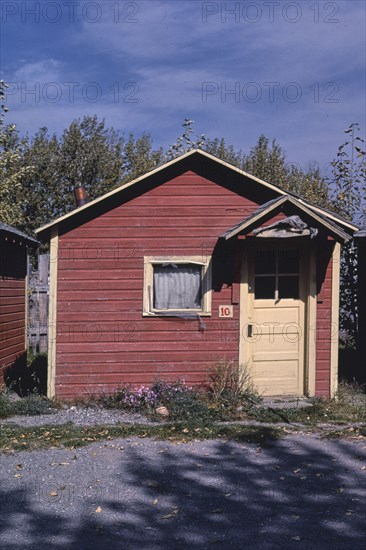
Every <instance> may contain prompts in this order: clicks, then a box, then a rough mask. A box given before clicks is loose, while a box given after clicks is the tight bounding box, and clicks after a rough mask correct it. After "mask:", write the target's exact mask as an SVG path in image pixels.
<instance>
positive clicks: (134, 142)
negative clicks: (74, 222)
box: [22, 116, 162, 230]
mask: <svg viewBox="0 0 366 550" xmlns="http://www.w3.org/2000/svg"><path fill="white" fill-rule="evenodd" d="M161 159H162V150H161V149H159V150H153V147H152V143H151V139H150V137H149V136H148V135H147V134H143V135H142V136H141V137H140V138H137V139H135V137H134V135H133V134H132V133H131V134H130V135H129V137H128V139H127V140H126V139H125V138H124V137H123V136H122V135H120V134H119V133H118V132H117V131H115V130H114V129H113V128H108V127H106V124H105V121H104V120H98V118H97V116H85V117H84V118H82V119H78V120H74V121H73V122H72V123H71V124H70V126H69V127H68V128H67V129H65V130H64V132H63V133H62V135H61V137H57V135H56V134H54V135H51V136H50V135H49V133H48V130H47V128H41V129H40V130H39V131H38V132H37V133H36V134H35V136H34V137H33V138H32V139H31V140H30V141H29V145H28V147H26V149H25V150H24V152H23V155H22V163H23V166H24V167H27V166H30V165H34V166H35V170H34V172H33V173H32V174H30V175H29V176H28V178H26V179H24V181H23V189H22V194H23V197H25V198H26V200H25V201H24V203H23V204H24V224H25V228H26V229H28V230H34V229H35V228H36V227H39V226H40V225H43V224H44V223H46V222H48V221H49V220H51V219H54V218H56V217H58V216H61V215H63V214H65V213H67V212H69V211H70V210H73V209H74V208H75V200H74V188H75V187H76V186H77V185H82V186H83V187H85V188H86V191H87V194H88V198H89V199H94V198H97V197H99V196H101V195H103V194H104V193H106V192H108V191H110V190H112V189H114V188H115V187H118V186H119V185H121V184H122V183H123V182H126V181H129V180H131V179H133V178H135V177H137V176H139V175H141V174H143V173H145V172H147V171H149V170H151V169H153V168H155V167H156V166H158V165H159V164H160V163H161Z"/></svg>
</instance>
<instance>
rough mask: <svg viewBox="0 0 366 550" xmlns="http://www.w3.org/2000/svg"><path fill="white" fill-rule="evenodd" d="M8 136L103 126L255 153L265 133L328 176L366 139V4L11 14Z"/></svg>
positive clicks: (6, 70)
mask: <svg viewBox="0 0 366 550" xmlns="http://www.w3.org/2000/svg"><path fill="white" fill-rule="evenodd" d="M0 17H1V75H2V78H3V79H4V80H5V81H6V82H11V83H12V85H11V87H10V89H9V96H8V106H9V108H10V112H9V113H8V114H7V121H8V122H16V124H17V125H18V127H19V129H20V131H21V132H22V133H27V132H28V133H30V134H32V133H34V132H35V131H36V130H37V129H38V128H39V127H41V126H47V127H48V128H49V129H50V130H51V131H56V132H61V131H62V129H64V128H65V127H67V126H68V125H69V124H70V122H71V121H72V120H73V119H74V118H78V117H80V116H83V115H85V114H94V113H96V114H97V115H98V116H100V117H104V118H105V119H106V122H107V124H108V125H113V126H114V127H115V128H116V129H118V130H120V131H121V132H125V133H128V132H130V131H133V132H134V133H135V134H137V135H139V134H141V133H142V132H143V131H146V132H149V133H150V134H151V135H152V137H153V141H154V144H155V145H156V146H158V145H163V146H167V145H169V144H171V143H173V142H174V141H175V139H176V137H177V136H178V135H180V134H181V133H182V128H181V124H182V122H183V119H184V118H185V117H189V118H191V119H193V120H194V121H195V129H196V131H197V133H199V134H200V133H205V134H206V135H208V136H210V137H225V140H226V142H227V143H230V144H233V145H234V146H235V147H237V148H242V149H243V150H244V151H246V150H248V149H249V148H250V147H251V146H253V145H254V144H255V143H256V141H257V139H258V136H259V135H260V134H261V133H263V134H265V135H266V136H268V137H269V138H276V139H277V140H278V142H279V143H280V144H281V145H282V146H283V147H284V149H285V150H286V152H287V156H288V159H289V161H292V162H294V163H298V164H301V165H306V164H307V163H308V162H311V161H317V162H319V164H320V166H321V167H323V166H326V164H327V163H328V162H329V161H330V160H331V159H332V158H333V157H334V156H335V154H336V151H337V147H338V145H339V144H340V143H341V142H342V141H343V139H344V134H343V131H344V130H345V129H346V128H347V126H348V125H349V124H350V123H352V122H359V123H360V124H361V126H362V130H363V131H364V129H365V122H364V121H365V67H366V64H365V47H366V39H365V24H366V3H365V2H364V1H363V0H346V1H344V0H338V1H337V2H329V1H325V2H323V1H318V2H316V1H311V2H308V1H307V0H298V1H296V2H287V1H281V0H276V1H273V2H271V1H253V2H249V1H244V2H216V1H214V2H200V1H197V0H195V1H184V0H183V1H178V0H143V1H140V0H136V1H134V2H129V1H115V0H99V1H96V2H92V1H82V0H78V1H73V0H69V1H67V0H65V1H64V0H58V1H55V0H54V1H51V0H50V1H48V0H42V1H38V2H33V1H32V0H28V1H13V0H9V1H7V0H2V2H1V14H0Z"/></svg>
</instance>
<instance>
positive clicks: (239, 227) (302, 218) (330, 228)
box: [220, 195, 352, 244]
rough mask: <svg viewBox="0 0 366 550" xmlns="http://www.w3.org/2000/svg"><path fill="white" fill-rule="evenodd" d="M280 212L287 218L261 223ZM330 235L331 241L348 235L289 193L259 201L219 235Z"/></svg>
mask: <svg viewBox="0 0 366 550" xmlns="http://www.w3.org/2000/svg"><path fill="white" fill-rule="evenodd" d="M280 213H283V214H285V215H287V218H284V219H281V220H278V221H277V222H275V223H273V224H272V225H267V226H266V225H263V224H265V223H266V222H267V221H268V220H270V219H273V218H274V217H275V216H277V215H278V214H280ZM319 230H322V231H323V233H326V234H327V235H330V236H331V237H332V238H333V239H334V240H335V241H337V242H339V243H341V244H344V243H346V242H347V241H349V240H350V239H351V238H352V236H351V235H350V234H348V233H346V232H345V231H344V230H343V229H342V228H341V227H340V225H338V224H337V223H335V222H333V221H331V220H329V219H327V218H325V216H323V215H321V214H319V213H317V212H314V211H313V210H311V209H310V208H308V207H307V206H306V205H305V204H304V203H303V202H301V200H300V199H296V198H295V197H292V196H290V195H283V196H282V197H280V198H277V199H274V200H272V201H269V202H267V203H265V204H262V205H261V206H260V207H259V208H258V209H257V210H255V211H254V212H253V213H252V214H251V215H250V216H248V217H246V218H244V219H243V220H242V221H241V222H239V223H238V224H236V225H234V226H233V227H231V228H230V229H228V230H227V231H225V233H223V234H222V235H221V236H220V237H221V238H222V239H225V240H228V239H231V238H232V237H234V236H236V235H239V234H240V235H249V234H250V233H252V234H253V235H254V236H256V237H280V238H286V237H304V236H309V237H311V238H312V237H315V236H316V235H317V234H318V231H319Z"/></svg>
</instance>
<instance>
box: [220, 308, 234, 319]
mask: <svg viewBox="0 0 366 550" xmlns="http://www.w3.org/2000/svg"><path fill="white" fill-rule="evenodd" d="M233 316H234V311H233V306H231V305H230V306H219V317H227V318H230V317H233Z"/></svg>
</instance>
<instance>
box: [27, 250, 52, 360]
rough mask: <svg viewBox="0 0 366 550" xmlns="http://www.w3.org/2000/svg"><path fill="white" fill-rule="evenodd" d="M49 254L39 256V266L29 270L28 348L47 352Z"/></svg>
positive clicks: (35, 351) (37, 351) (38, 351)
mask: <svg viewBox="0 0 366 550" xmlns="http://www.w3.org/2000/svg"><path fill="white" fill-rule="evenodd" d="M49 264H50V258H49V254H41V255H39V256H38V266H36V267H35V268H34V267H32V266H31V264H29V268H28V291H29V309H28V348H29V349H30V350H32V351H33V353H42V352H47V332H48V289H49Z"/></svg>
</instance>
